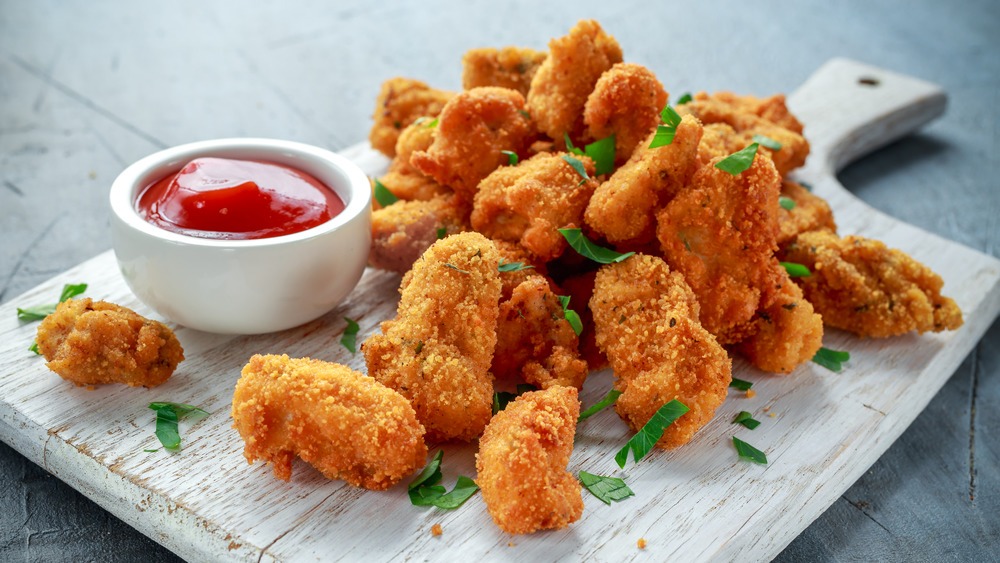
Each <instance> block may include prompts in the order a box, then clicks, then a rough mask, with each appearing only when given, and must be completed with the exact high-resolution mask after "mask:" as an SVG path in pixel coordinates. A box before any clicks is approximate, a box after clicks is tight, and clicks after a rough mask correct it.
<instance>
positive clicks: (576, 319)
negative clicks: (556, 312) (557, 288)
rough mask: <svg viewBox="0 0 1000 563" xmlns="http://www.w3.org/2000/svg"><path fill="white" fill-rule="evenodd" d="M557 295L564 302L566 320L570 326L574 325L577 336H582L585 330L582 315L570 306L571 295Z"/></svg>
mask: <svg viewBox="0 0 1000 563" xmlns="http://www.w3.org/2000/svg"><path fill="white" fill-rule="evenodd" d="M556 297H558V298H559V303H561V304H562V308H563V315H564V316H565V317H566V321H567V322H568V323H569V326H571V327H573V332H575V333H576V335H577V336H580V334H581V333H582V332H583V321H581V320H580V315H578V314H577V312H576V311H574V310H573V309H570V308H569V300H570V296H569V295H557V296H556Z"/></svg>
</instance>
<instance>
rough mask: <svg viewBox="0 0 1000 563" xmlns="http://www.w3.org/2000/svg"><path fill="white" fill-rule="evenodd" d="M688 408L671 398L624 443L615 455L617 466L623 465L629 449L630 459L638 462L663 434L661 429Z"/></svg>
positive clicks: (622, 466)
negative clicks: (630, 451)
mask: <svg viewBox="0 0 1000 563" xmlns="http://www.w3.org/2000/svg"><path fill="white" fill-rule="evenodd" d="M689 410H691V409H689V408H688V407H687V406H686V405H685V404H684V403H682V402H680V401H678V400H677V399H673V400H672V401H670V402H669V403H667V404H665V405H663V406H662V407H660V409H659V410H658V411H656V413H655V414H653V416H652V417H651V418H650V419H649V422H647V423H646V425H645V426H643V427H642V428H641V429H640V430H639V431H638V432H636V434H635V436H632V438H631V439H630V440H629V441H628V443H627V444H625V447H624V448H622V449H621V450H619V451H618V453H617V454H616V455H615V461H616V462H617V463H618V467H621V468H624V467H625V462H626V461H628V451H629V450H632V461H634V462H636V463H638V462H639V460H640V459H642V458H643V457H644V456H645V455H646V454H647V453H649V450H651V449H653V446H655V445H656V442H657V440H659V439H660V436H663V431H664V430H666V429H667V427H668V426H670V425H671V424H673V423H674V421H675V420H677V419H678V418H680V417H681V415H683V414H684V413H686V412H688V411H689Z"/></svg>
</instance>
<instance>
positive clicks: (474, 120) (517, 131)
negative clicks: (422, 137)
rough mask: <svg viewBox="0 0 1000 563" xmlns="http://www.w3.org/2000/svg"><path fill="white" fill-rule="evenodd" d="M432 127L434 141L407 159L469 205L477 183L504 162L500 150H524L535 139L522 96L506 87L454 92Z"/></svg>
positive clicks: (532, 123)
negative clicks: (455, 94) (433, 128)
mask: <svg viewBox="0 0 1000 563" xmlns="http://www.w3.org/2000/svg"><path fill="white" fill-rule="evenodd" d="M435 129H437V131H436V132H435V133H434V142H433V143H431V146H430V147H428V148H427V150H424V151H416V152H414V153H413V154H412V155H411V156H410V163H411V164H413V166H414V167H416V168H417V170H420V171H421V172H423V173H424V174H427V175H428V176H431V177H433V178H434V179H435V180H437V181H438V183H440V184H443V185H445V186H448V187H450V188H452V189H453V190H455V193H456V194H457V195H458V196H459V197H460V198H461V199H462V200H463V201H466V202H469V203H471V202H472V198H473V196H474V195H475V193H476V186H478V185H479V182H480V181H481V180H482V179H483V178H485V177H486V176H487V175H488V174H489V173H490V172H492V171H493V170H494V169H495V168H497V167H498V166H501V165H503V164H506V163H507V161H508V156H507V155H506V154H504V153H503V151H511V152H514V153H517V154H518V155H520V154H524V153H525V152H526V151H527V150H528V147H530V146H531V143H532V142H534V140H535V125H534V122H533V121H532V120H531V119H529V118H528V117H527V116H526V115H525V114H524V96H523V95H521V93H520V92H518V91H516V90H511V89H509V88H495V87H485V88H473V89H472V90H466V91H465V92H462V93H460V94H458V95H457V96H455V97H454V98H453V99H452V100H451V101H449V102H448V103H447V104H446V105H445V106H444V109H442V110H441V115H440V116H439V117H438V124H437V126H436V127H435Z"/></svg>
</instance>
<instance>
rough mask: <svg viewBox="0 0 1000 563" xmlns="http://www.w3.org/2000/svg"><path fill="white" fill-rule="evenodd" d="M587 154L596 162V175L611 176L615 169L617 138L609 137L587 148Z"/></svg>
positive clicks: (612, 135)
mask: <svg viewBox="0 0 1000 563" xmlns="http://www.w3.org/2000/svg"><path fill="white" fill-rule="evenodd" d="M585 153H586V155H587V156H588V157H590V160H593V161H594V174H595V175H597V176H600V175H601V174H610V173H611V172H613V171H614V169H615V136H614V134H611V135H608V136H607V137H605V138H603V139H601V140H600V141H594V142H593V143H590V144H589V145H587V146H586V147H585Z"/></svg>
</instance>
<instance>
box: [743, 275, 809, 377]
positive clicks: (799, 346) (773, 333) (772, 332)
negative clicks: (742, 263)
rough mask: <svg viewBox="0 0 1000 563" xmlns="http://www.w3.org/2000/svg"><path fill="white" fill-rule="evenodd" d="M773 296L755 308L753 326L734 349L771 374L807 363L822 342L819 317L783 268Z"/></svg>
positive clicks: (784, 371)
mask: <svg viewBox="0 0 1000 563" xmlns="http://www.w3.org/2000/svg"><path fill="white" fill-rule="evenodd" d="M778 267H779V268H781V269H780V270H779V273H781V274H782V277H781V280H780V282H779V283H780V285H781V287H780V288H779V290H778V296H777V299H775V301H774V303H772V304H771V305H770V306H768V307H766V308H765V309H763V310H760V311H757V316H756V318H755V320H754V323H755V324H756V325H757V329H756V330H755V331H754V333H753V334H752V335H751V336H750V337H749V338H747V339H746V340H744V341H742V342H740V343H739V344H737V345H736V350H737V351H738V352H739V353H740V354H741V355H743V356H744V357H745V358H746V359H748V360H750V363H752V364H753V365H755V366H756V367H758V368H760V369H762V370H764V371H769V372H772V373H791V371H792V370H793V369H795V368H796V367H797V366H799V365H800V364H803V363H805V362H808V361H809V360H811V359H812V357H813V356H815V355H816V352H817V351H818V350H819V349H820V347H821V346H822V345H823V318H822V317H820V316H819V315H818V314H817V313H816V312H815V311H814V310H813V306H812V304H811V303H809V302H808V301H806V299H805V297H803V295H802V289H800V288H799V286H797V285H795V283H794V282H793V281H792V280H791V278H789V277H788V273H787V272H786V271H785V269H784V267H781V266H778Z"/></svg>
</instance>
